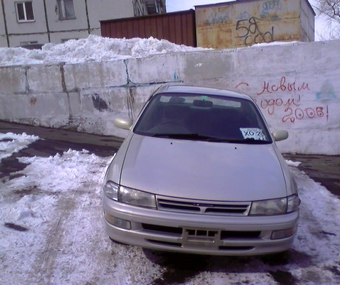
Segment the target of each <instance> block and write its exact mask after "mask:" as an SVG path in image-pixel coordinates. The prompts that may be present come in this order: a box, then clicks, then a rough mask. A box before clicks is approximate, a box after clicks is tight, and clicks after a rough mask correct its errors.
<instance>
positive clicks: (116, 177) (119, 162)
mask: <svg viewBox="0 0 340 285" xmlns="http://www.w3.org/2000/svg"><path fill="white" fill-rule="evenodd" d="M132 136H133V133H132V132H130V133H129V135H128V136H127V137H126V139H125V140H124V141H123V143H122V145H121V146H120V148H119V150H118V151H117V153H116V154H115V155H114V157H113V159H112V160H111V162H110V164H109V166H108V168H107V169H106V173H105V179H104V183H105V182H106V181H108V180H111V181H113V182H115V183H119V182H120V176H121V172H122V167H123V164H124V160H125V156H126V151H127V149H128V147H129V144H130V141H131V138H132Z"/></svg>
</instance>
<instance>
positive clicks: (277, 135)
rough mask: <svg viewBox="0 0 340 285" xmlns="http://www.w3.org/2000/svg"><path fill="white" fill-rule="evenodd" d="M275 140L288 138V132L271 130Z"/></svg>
mask: <svg viewBox="0 0 340 285" xmlns="http://www.w3.org/2000/svg"><path fill="white" fill-rule="evenodd" d="M272 135H273V137H274V140H275V141H277V142H278V141H283V140H285V139H287V138H288V132H287V131H286V130H276V131H273V132H272Z"/></svg>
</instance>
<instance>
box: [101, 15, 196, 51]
mask: <svg viewBox="0 0 340 285" xmlns="http://www.w3.org/2000/svg"><path fill="white" fill-rule="evenodd" d="M100 28H101V35H102V36H103V37H109V38H127V39H131V38H135V37H138V38H149V37H154V38H157V39H166V40H168V41H170V42H172V43H175V44H183V45H186V46H193V47H197V42H196V23H195V11H194V10H187V11H181V12H174V13H167V14H162V15H154V16H145V17H133V18H123V19H114V20H105V21H100Z"/></svg>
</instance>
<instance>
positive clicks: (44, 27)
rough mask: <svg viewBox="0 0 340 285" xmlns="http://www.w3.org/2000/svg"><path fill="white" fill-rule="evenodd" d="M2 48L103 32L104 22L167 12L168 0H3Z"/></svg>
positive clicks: (0, 42)
mask: <svg viewBox="0 0 340 285" xmlns="http://www.w3.org/2000/svg"><path fill="white" fill-rule="evenodd" d="M0 1H1V4H0V10H1V11H0V47H18V46H22V47H31V48H34V47H39V46H41V45H43V44H45V43H62V42H65V41H67V40H69V39H79V38H86V37H88V35H90V34H95V35H100V34H101V32H100V21H101V20H106V19H117V18H125V17H134V16H143V15H150V14H160V13H165V12H166V8H165V7H166V6H165V0H124V1H122V0H84V1H80V0H77V1H75V0H30V1H26V0H18V1H12V0H0Z"/></svg>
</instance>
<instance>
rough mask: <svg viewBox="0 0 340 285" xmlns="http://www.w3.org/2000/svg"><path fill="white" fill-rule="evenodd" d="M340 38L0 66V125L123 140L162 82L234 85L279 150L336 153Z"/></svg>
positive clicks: (339, 128)
mask: <svg viewBox="0 0 340 285" xmlns="http://www.w3.org/2000/svg"><path fill="white" fill-rule="evenodd" d="M339 53H340V41H328V42H313V43H289V44H275V45H257V46H253V47H248V48H239V49H227V50H197V51H184V52H170V53H169V52H168V53H163V54H153V55H148V56H146V57H143V58H133V57H131V58H122V59H116V60H110V61H102V62H97V61H91V62H83V63H65V62H62V63H55V64H54V63H51V64H37V65H35V64H31V65H17V66H5V67H0V87H1V88H0V120H5V121H10V122H20V123H25V124H33V125H40V126H47V127H54V128H60V127H63V128H70V129H75V130H78V131H81V132H88V133H96V134H104V135H115V136H120V137H124V136H125V135H126V131H122V130H119V129H116V128H115V127H114V126H113V123H112V122H113V119H114V118H115V117H118V116H119V117H121V116H130V117H131V118H136V116H137V115H138V113H139V111H140V109H141V107H142V106H143V104H144V102H145V101H146V100H147V98H148V97H149V95H150V94H151V93H152V92H153V91H154V90H156V89H157V88H158V87H159V86H160V85H161V84H164V83H176V82H181V83H182V82H183V83H189V84H204V85H213V86H220V87H225V88H236V89H238V90H240V91H243V92H245V93H247V94H249V95H251V96H252V98H253V99H254V100H255V101H256V103H257V104H258V106H259V107H260V109H261V110H262V112H263V114H264V115H265V117H266V119H267V121H268V123H269V125H270V126H271V128H272V129H287V130H288V131H289V134H290V137H289V139H288V140H286V141H283V142H278V146H279V148H280V150H281V151H282V152H291V153H292V152H296V153H305V154H340V143H339V142H340V80H339V79H340V56H339Z"/></svg>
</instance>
